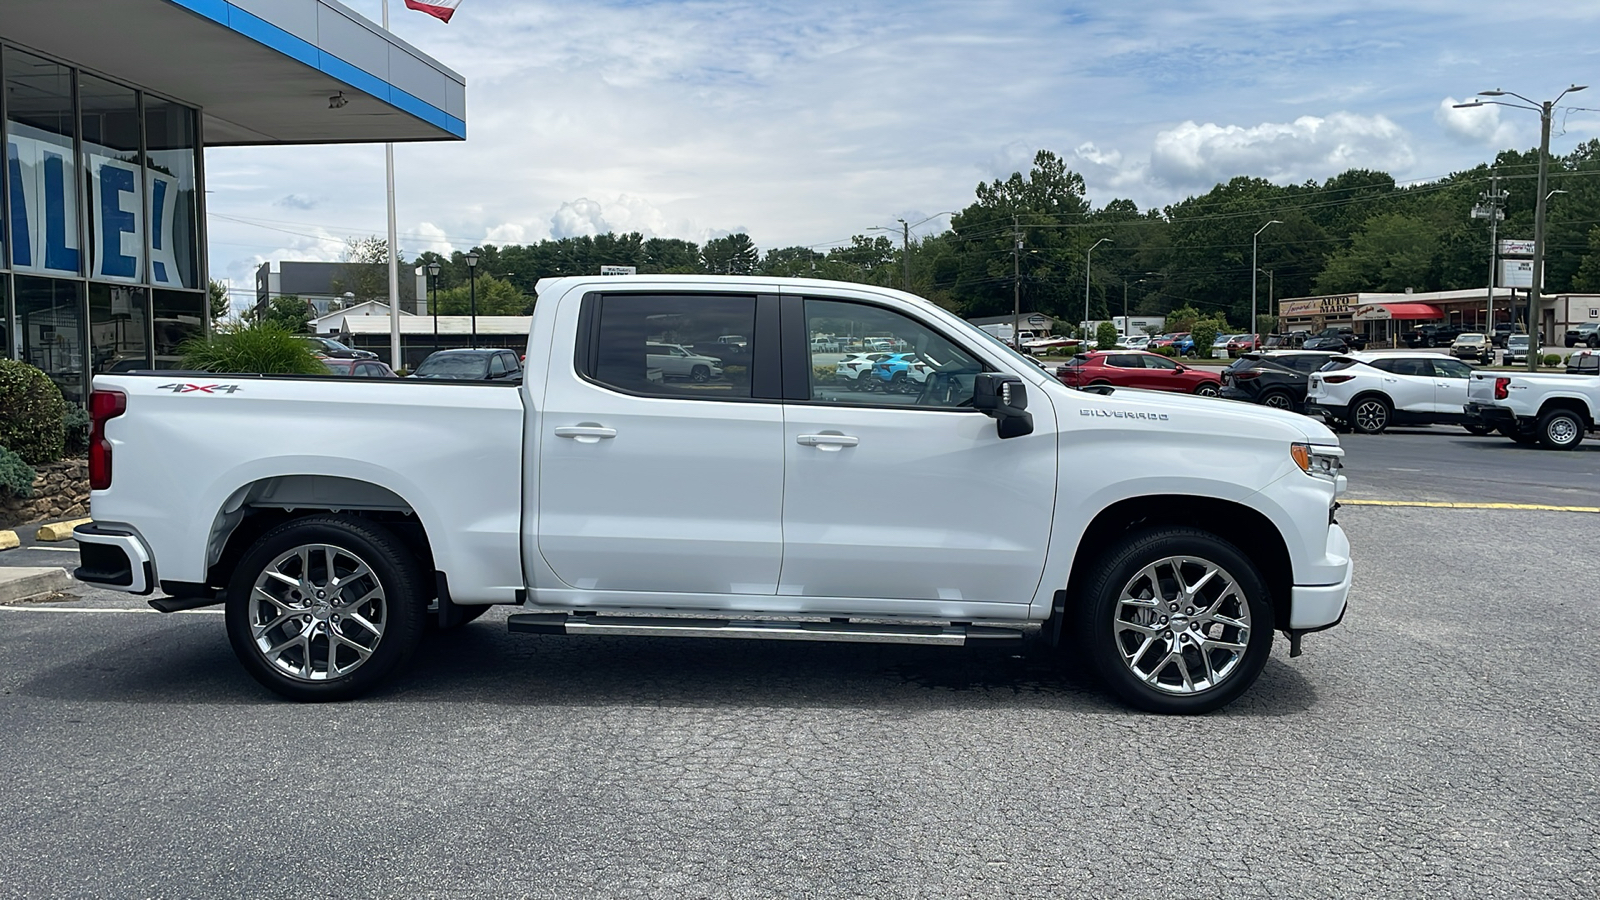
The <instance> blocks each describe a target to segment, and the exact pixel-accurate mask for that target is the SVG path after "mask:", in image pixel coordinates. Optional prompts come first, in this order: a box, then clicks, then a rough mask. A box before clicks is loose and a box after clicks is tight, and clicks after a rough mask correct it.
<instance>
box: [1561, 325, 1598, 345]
mask: <svg viewBox="0 0 1600 900" xmlns="http://www.w3.org/2000/svg"><path fill="white" fill-rule="evenodd" d="M1565 340H1566V343H1567V346H1568V347H1576V346H1578V345H1579V344H1584V345H1586V346H1588V347H1589V349H1591V350H1593V349H1595V348H1596V347H1600V322H1579V323H1578V324H1576V325H1574V326H1572V327H1571V328H1568V329H1567V334H1566V337H1565Z"/></svg>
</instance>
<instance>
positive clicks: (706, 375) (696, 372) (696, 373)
mask: <svg viewBox="0 0 1600 900" xmlns="http://www.w3.org/2000/svg"><path fill="white" fill-rule="evenodd" d="M689 380H690V381H692V382H694V383H695V384H705V383H706V382H708V381H710V380H711V370H710V369H708V368H706V367H705V366H695V367H694V368H692V369H690V370H689Z"/></svg>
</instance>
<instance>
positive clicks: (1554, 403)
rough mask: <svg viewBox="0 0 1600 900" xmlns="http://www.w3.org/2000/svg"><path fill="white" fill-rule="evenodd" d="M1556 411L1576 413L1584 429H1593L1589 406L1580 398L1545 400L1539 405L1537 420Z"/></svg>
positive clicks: (1551, 398)
mask: <svg viewBox="0 0 1600 900" xmlns="http://www.w3.org/2000/svg"><path fill="white" fill-rule="evenodd" d="M1558 409H1564V410H1567V411H1569V412H1572V413H1576V414H1577V416H1578V419H1579V421H1581V422H1583V425H1584V427H1585V428H1593V427H1594V415H1593V414H1592V413H1590V411H1589V404H1588V403H1587V402H1586V401H1584V400H1583V399H1582V398H1580V397H1549V398H1546V400H1545V401H1544V403H1542V404H1540V405H1539V415H1538V416H1537V418H1541V419H1542V418H1544V416H1545V414H1546V413H1550V412H1554V411H1555V410H1558Z"/></svg>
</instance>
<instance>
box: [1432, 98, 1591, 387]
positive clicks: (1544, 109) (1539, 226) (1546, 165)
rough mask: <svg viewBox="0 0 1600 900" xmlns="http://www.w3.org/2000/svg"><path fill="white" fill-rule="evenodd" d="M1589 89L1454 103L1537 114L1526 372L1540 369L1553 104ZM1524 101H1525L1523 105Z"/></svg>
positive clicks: (1465, 106)
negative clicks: (1541, 295) (1552, 95)
mask: <svg viewBox="0 0 1600 900" xmlns="http://www.w3.org/2000/svg"><path fill="white" fill-rule="evenodd" d="M1586 88H1588V85H1586V84H1574V85H1571V86H1569V87H1568V88H1567V89H1566V90H1564V91H1562V92H1561V93H1559V94H1557V95H1556V98H1555V99H1554V100H1546V101H1544V102H1543V103H1540V102H1538V101H1535V100H1529V99H1528V98H1527V97H1524V96H1522V95H1521V94H1518V93H1516V92H1514V91H1502V90H1499V89H1495V90H1492V91H1479V92H1478V96H1479V97H1496V98H1499V97H1515V98H1517V99H1518V100H1521V101H1522V103H1507V102H1505V101H1504V100H1499V99H1495V100H1487V101H1486V100H1478V99H1474V100H1473V101H1472V102H1470V103H1457V104H1455V107H1456V108H1457V109H1464V108H1470V107H1476V106H1484V105H1488V104H1493V105H1495V106H1509V107H1512V108H1514V109H1531V110H1533V111H1534V112H1536V113H1538V114H1539V193H1538V194H1537V195H1536V196H1537V197H1538V202H1537V203H1536V204H1535V206H1534V209H1533V283H1532V284H1531V285H1530V286H1529V287H1528V371H1530V372H1536V371H1538V369H1539V340H1538V338H1537V337H1536V335H1537V334H1538V332H1537V331H1536V330H1535V329H1537V328H1538V327H1539V325H1538V322H1539V313H1540V311H1541V310H1540V309H1539V307H1540V303H1541V301H1540V298H1539V292H1540V291H1541V290H1543V288H1544V216H1545V206H1546V204H1547V203H1548V202H1549V200H1550V193H1549V179H1550V116H1551V114H1552V113H1553V112H1554V111H1555V108H1556V104H1557V103H1560V102H1561V98H1562V97H1565V96H1566V95H1568V94H1573V93H1577V92H1578V91H1581V90H1584V89H1586ZM1523 103H1526V104H1528V105H1527V106H1524V105H1523Z"/></svg>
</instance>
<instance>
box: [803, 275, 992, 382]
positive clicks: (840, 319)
mask: <svg viewBox="0 0 1600 900" xmlns="http://www.w3.org/2000/svg"><path fill="white" fill-rule="evenodd" d="M805 317H806V330H807V332H808V333H811V334H817V333H825V334H834V335H850V336H851V338H855V337H856V336H864V337H866V338H867V341H866V343H867V344H868V345H869V346H872V345H877V346H883V347H894V348H897V349H896V350H895V352H896V353H902V354H906V356H904V357H903V358H902V360H901V364H895V363H894V360H893V358H892V356H891V354H881V355H878V360H876V361H883V360H889V364H888V365H879V366H875V367H874V369H873V370H872V371H871V372H869V373H867V374H866V375H865V376H858V377H857V378H855V379H854V380H848V379H845V378H840V377H838V375H837V363H838V362H839V360H840V355H839V354H838V353H836V352H830V351H823V350H818V349H816V348H815V347H813V348H812V350H811V365H810V367H809V368H810V372H811V399H812V400H814V401H820V402H826V403H843V404H852V405H867V406H897V407H919V408H932V409H961V408H968V407H971V405H972V385H973V381H974V379H975V377H976V376H977V375H978V373H980V372H982V371H983V370H984V367H983V364H982V363H981V362H979V361H978V360H977V359H976V358H975V357H973V356H972V355H971V354H969V353H967V352H966V351H965V350H963V349H961V348H960V347H958V346H956V345H955V344H954V343H952V342H951V341H949V340H948V339H946V338H945V337H944V336H943V335H941V334H939V333H938V332H935V331H934V330H932V329H931V328H929V327H928V326H926V325H923V324H922V323H921V322H918V321H916V320H915V319H912V318H910V317H909V316H905V315H901V314H900V313H897V312H894V311H891V310H887V309H884V308H882V307H878V306H872V305H869V304H865V303H852V302H848V301H843V300H821V299H811V298H808V299H807V300H806V301H805Z"/></svg>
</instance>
